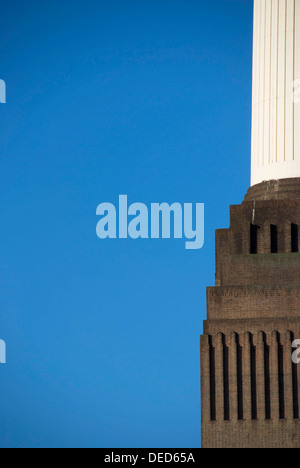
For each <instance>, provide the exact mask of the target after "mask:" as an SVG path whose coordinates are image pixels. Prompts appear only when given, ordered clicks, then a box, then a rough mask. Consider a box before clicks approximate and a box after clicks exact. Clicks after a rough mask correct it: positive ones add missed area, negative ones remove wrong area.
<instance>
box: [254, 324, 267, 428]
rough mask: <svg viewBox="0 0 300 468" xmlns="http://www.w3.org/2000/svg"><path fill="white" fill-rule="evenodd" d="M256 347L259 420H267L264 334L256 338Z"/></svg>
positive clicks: (258, 334) (259, 333) (256, 335)
mask: <svg viewBox="0 0 300 468" xmlns="http://www.w3.org/2000/svg"><path fill="white" fill-rule="evenodd" d="M254 345H255V346H256V388H257V419H261V420H264V419H266V399H265V395H266V389H265V343H264V334H263V332H261V331H260V332H258V333H256V334H255V336H254Z"/></svg>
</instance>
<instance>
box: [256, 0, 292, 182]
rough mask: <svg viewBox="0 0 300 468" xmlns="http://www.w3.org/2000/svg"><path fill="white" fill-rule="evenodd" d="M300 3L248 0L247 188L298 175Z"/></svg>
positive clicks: (279, 0) (278, 0) (285, 0)
mask: <svg viewBox="0 0 300 468" xmlns="http://www.w3.org/2000/svg"><path fill="white" fill-rule="evenodd" d="M299 89H300V0H254V45H253V115H252V169H251V185H252V186H253V185H256V184H259V183H260V182H263V181H269V180H273V179H276V180H278V179H289V178H294V177H300V99H299V97H300V92H299Z"/></svg>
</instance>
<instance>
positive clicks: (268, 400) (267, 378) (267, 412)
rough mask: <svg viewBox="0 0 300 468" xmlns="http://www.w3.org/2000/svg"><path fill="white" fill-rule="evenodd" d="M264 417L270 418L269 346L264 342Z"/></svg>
mask: <svg viewBox="0 0 300 468" xmlns="http://www.w3.org/2000/svg"><path fill="white" fill-rule="evenodd" d="M265 393H266V395H265V396H266V419H271V384H270V347H269V346H268V345H267V344H266V343H265Z"/></svg>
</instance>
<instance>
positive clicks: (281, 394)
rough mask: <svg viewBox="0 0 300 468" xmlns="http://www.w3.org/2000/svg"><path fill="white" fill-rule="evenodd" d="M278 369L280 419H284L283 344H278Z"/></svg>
mask: <svg viewBox="0 0 300 468" xmlns="http://www.w3.org/2000/svg"><path fill="white" fill-rule="evenodd" d="M278 369H279V374H278V378H279V382H278V383H279V419H284V417H285V408H284V370H283V346H282V345H281V344H280V343H279V345H278Z"/></svg>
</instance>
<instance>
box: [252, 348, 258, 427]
mask: <svg viewBox="0 0 300 468" xmlns="http://www.w3.org/2000/svg"><path fill="white" fill-rule="evenodd" d="M251 402H252V406H251V409H252V419H253V420H256V419H257V395H256V349H255V346H254V345H253V341H252V339H251Z"/></svg>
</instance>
